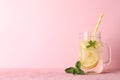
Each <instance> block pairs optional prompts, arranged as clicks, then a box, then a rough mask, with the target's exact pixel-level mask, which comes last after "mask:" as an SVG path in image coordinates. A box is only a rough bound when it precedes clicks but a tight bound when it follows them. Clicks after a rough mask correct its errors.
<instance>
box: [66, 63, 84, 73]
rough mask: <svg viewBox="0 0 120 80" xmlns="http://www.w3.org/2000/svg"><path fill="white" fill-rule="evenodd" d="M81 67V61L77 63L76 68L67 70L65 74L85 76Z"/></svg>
mask: <svg viewBox="0 0 120 80" xmlns="http://www.w3.org/2000/svg"><path fill="white" fill-rule="evenodd" d="M80 67H81V63H80V61H77V62H76V64H75V67H69V68H66V69H65V72H66V73H71V74H73V75H75V74H78V75H80V74H84V71H83V70H82V69H80Z"/></svg>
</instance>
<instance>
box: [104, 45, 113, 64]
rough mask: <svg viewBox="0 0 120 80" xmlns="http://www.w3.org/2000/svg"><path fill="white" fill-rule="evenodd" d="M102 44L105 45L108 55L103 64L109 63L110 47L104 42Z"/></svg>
mask: <svg viewBox="0 0 120 80" xmlns="http://www.w3.org/2000/svg"><path fill="white" fill-rule="evenodd" d="M103 46H105V47H106V49H107V55H108V57H107V60H106V61H104V64H109V63H110V62H111V48H110V46H108V45H107V44H106V43H103Z"/></svg>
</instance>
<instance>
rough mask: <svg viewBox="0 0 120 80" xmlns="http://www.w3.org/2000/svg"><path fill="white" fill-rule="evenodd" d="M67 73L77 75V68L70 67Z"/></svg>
mask: <svg viewBox="0 0 120 80" xmlns="http://www.w3.org/2000/svg"><path fill="white" fill-rule="evenodd" d="M65 72H66V73H73V74H74V73H75V68H74V67H69V68H67V69H65Z"/></svg>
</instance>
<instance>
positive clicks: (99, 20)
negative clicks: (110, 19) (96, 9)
mask: <svg viewBox="0 0 120 80" xmlns="http://www.w3.org/2000/svg"><path fill="white" fill-rule="evenodd" d="M102 17H103V13H101V14H100V17H99V19H98V22H97V25H96V27H95V30H94V33H96V32H97V31H98V27H99V25H100V22H101V19H102Z"/></svg>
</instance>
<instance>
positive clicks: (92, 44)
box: [86, 40, 96, 48]
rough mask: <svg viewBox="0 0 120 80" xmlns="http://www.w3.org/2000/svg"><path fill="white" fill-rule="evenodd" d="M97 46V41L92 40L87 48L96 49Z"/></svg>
mask: <svg viewBox="0 0 120 80" xmlns="http://www.w3.org/2000/svg"><path fill="white" fill-rule="evenodd" d="M95 45H96V41H92V40H90V41H89V42H88V45H87V46H86V48H90V47H93V48H95Z"/></svg>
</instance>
